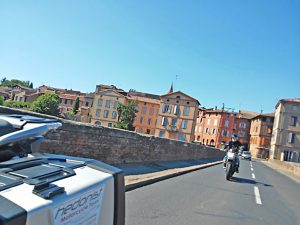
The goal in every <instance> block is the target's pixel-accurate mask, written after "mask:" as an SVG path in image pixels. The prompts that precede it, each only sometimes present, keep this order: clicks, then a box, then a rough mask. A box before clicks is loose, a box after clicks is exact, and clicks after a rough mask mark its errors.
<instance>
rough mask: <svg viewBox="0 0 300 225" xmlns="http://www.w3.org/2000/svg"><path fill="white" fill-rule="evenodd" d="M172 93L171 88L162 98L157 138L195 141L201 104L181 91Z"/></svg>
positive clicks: (156, 130)
mask: <svg viewBox="0 0 300 225" xmlns="http://www.w3.org/2000/svg"><path fill="white" fill-rule="evenodd" d="M172 91H173V90H172V88H171V89H170V92H169V93H168V94H166V95H162V96H160V99H161V102H160V110H159V113H158V118H157V125H156V129H155V136H158V137H165V138H170V139H174V140H180V141H188V142H191V141H194V139H195V124H196V119H197V115H198V108H199V105H200V103H199V102H198V100H196V99H194V98H192V97H190V96H188V95H187V94H185V93H183V92H181V91H176V92H172Z"/></svg>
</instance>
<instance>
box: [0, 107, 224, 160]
mask: <svg viewBox="0 0 300 225" xmlns="http://www.w3.org/2000/svg"><path fill="white" fill-rule="evenodd" d="M0 113H2V114H3V113H5V114H27V115H28V114H29V115H34V116H39V117H40V116H44V115H42V114H36V113H32V112H28V111H22V110H15V109H10V108H6V107H1V106H0ZM57 119H59V118H57ZM59 120H60V121H61V122H62V124H63V126H62V127H61V128H59V129H58V130H56V131H52V132H49V133H48V134H47V135H46V142H45V143H43V144H42V147H41V150H40V152H48V153H54V154H64V155H72V156H80V157H88V158H95V159H98V160H101V161H103V162H106V163H113V164H121V163H141V162H156V161H169V160H190V159H207V158H221V157H223V156H224V154H225V153H224V152H222V151H219V150H217V149H215V148H211V147H206V146H202V145H199V144H194V143H187V142H181V141H174V140H169V139H165V138H159V137H154V136H149V135H140V134H137V133H134V132H129V131H124V130H120V129H114V128H108V127H101V126H96V125H92V124H83V123H78V122H73V121H67V120H62V119H59Z"/></svg>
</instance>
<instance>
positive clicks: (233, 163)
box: [225, 149, 238, 180]
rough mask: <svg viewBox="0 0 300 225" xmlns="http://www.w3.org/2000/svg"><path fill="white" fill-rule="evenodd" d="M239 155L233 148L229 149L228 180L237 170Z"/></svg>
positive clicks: (226, 173)
mask: <svg viewBox="0 0 300 225" xmlns="http://www.w3.org/2000/svg"><path fill="white" fill-rule="evenodd" d="M237 157H238V155H237V153H235V152H234V151H233V150H232V149H230V150H229V151H228V153H227V159H226V168H225V177H226V180H230V179H231V178H232V176H233V174H234V173H235V172H236V170H237Z"/></svg>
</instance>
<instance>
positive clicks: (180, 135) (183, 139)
mask: <svg viewBox="0 0 300 225" xmlns="http://www.w3.org/2000/svg"><path fill="white" fill-rule="evenodd" d="M178 140H179V141H185V134H183V133H179V134H178Z"/></svg>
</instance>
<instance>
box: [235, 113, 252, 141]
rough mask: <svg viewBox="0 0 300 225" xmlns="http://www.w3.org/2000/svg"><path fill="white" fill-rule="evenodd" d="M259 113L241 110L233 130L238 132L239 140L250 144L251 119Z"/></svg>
mask: <svg viewBox="0 0 300 225" xmlns="http://www.w3.org/2000/svg"><path fill="white" fill-rule="evenodd" d="M257 115H258V113H255V112H249V111H245V110H240V111H239V113H238V114H237V115H236V117H235V121H234V126H233V132H234V133H235V134H237V136H238V138H239V141H240V142H241V143H242V144H243V145H245V146H248V145H249V141H250V127H251V119H252V118H253V117H255V116H257Z"/></svg>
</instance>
